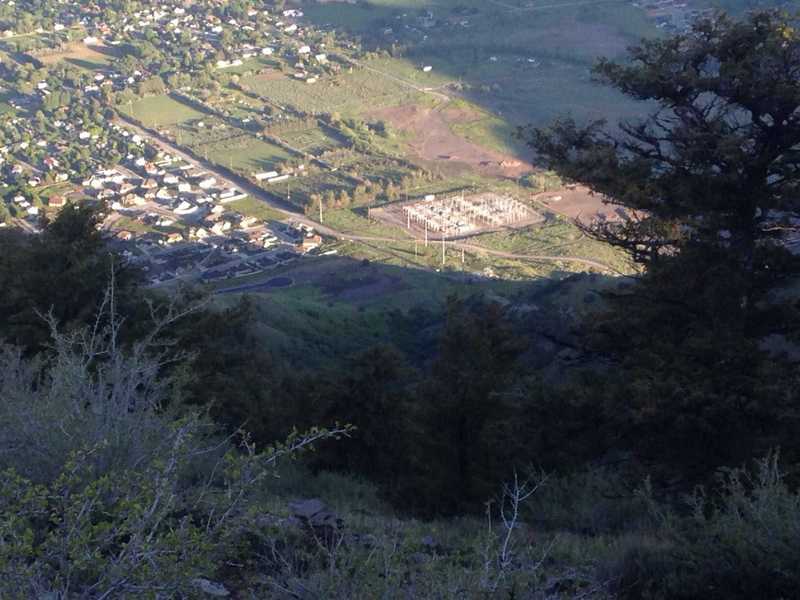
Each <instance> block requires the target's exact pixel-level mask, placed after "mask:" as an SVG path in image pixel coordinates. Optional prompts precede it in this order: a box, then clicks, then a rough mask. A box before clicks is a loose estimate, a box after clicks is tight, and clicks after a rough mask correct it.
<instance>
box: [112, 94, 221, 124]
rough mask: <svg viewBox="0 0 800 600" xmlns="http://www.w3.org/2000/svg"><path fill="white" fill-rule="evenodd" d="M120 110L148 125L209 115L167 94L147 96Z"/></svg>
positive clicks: (121, 107)
mask: <svg viewBox="0 0 800 600" xmlns="http://www.w3.org/2000/svg"><path fill="white" fill-rule="evenodd" d="M119 110H121V111H122V112H124V113H125V114H127V115H130V116H131V117H133V118H134V119H138V120H139V121H141V122H142V123H144V124H145V125H146V126H147V127H155V126H159V127H161V126H164V125H174V124H176V123H180V122H181V121H189V120H191V119H202V118H205V117H207V115H206V114H205V113H202V112H200V111H198V110H195V109H194V108H192V107H191V106H188V105H186V104H184V103H182V102H178V101H177V100H174V99H173V98H171V97H170V96H168V95H167V94H161V95H158V96H147V97H145V98H142V99H141V100H137V101H136V102H133V103H130V104H124V105H121V106H120V107H119Z"/></svg>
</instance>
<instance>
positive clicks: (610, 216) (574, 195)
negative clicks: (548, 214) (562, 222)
mask: <svg viewBox="0 0 800 600" xmlns="http://www.w3.org/2000/svg"><path fill="white" fill-rule="evenodd" d="M535 200H536V201H537V202H538V203H539V204H541V205H543V206H545V207H546V208H547V209H549V210H550V211H552V212H554V213H558V214H559V215H562V216H564V217H567V218H568V219H576V220H578V221H580V222H581V223H584V224H588V223H591V222H592V221H595V220H597V219H601V220H605V221H620V220H622V219H625V218H627V216H628V215H627V213H626V212H625V211H624V210H623V209H622V208H621V207H619V206H615V205H613V204H607V203H606V202H605V201H604V200H605V197H604V196H602V195H601V194H593V193H592V192H591V190H589V189H588V188H586V187H584V186H580V185H578V186H572V187H569V188H566V189H563V190H559V191H557V192H547V193H544V194H538V195H537V196H536V197H535Z"/></svg>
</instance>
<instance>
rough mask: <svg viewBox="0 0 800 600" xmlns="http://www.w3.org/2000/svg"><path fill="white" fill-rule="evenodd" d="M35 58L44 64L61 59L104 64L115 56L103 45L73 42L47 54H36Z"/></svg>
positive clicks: (50, 63)
mask: <svg viewBox="0 0 800 600" xmlns="http://www.w3.org/2000/svg"><path fill="white" fill-rule="evenodd" d="M36 58H37V60H39V61H40V62H42V64H45V65H53V64H55V63H57V62H60V61H62V60H69V59H72V60H77V61H89V62H92V63H97V64H99V65H104V63H106V62H108V61H110V60H113V59H114V58H115V55H114V52H113V51H112V50H111V49H110V48H109V47H108V46H103V45H95V46H88V45H86V44H84V43H83V42H75V43H73V44H70V45H69V46H68V47H67V48H65V49H63V50H59V51H58V52H51V53H49V54H38V55H37V56H36Z"/></svg>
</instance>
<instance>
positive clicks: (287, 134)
mask: <svg viewBox="0 0 800 600" xmlns="http://www.w3.org/2000/svg"><path fill="white" fill-rule="evenodd" d="M275 135H277V137H279V138H280V139H281V140H283V141H284V142H286V143H287V144H289V145H291V146H292V147H293V148H297V149H298V150H302V151H303V152H308V153H309V154H313V155H315V156H317V155H319V154H322V153H323V152H327V151H329V150H334V149H336V148H340V147H341V146H342V142H341V141H340V140H338V139H336V138H334V137H333V136H332V135H329V134H328V133H326V132H325V131H324V130H323V129H322V128H320V127H311V128H302V129H290V130H287V131H280V132H279V133H276V134H275Z"/></svg>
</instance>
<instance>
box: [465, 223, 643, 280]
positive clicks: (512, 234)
mask: <svg viewBox="0 0 800 600" xmlns="http://www.w3.org/2000/svg"><path fill="white" fill-rule="evenodd" d="M471 241H473V242H474V243H476V244H479V245H481V246H485V247H486V248H490V249H492V250H500V251H503V252H511V253H513V254H530V255H536V254H540V255H546V256H564V257H574V258H587V259H591V260H596V261H598V262H601V263H604V264H607V265H608V266H609V267H611V268H613V269H616V270H618V271H622V272H626V273H627V272H630V271H631V265H630V264H629V262H628V261H627V259H626V257H625V255H624V254H622V253H621V252H619V251H617V250H615V249H614V248H612V247H611V246H609V245H608V244H603V243H602V242H598V241H596V240H592V239H590V238H588V237H586V236H585V235H584V234H583V233H582V232H581V231H580V230H579V229H578V228H577V227H575V225H573V224H572V223H569V222H568V221H566V220H565V219H561V218H557V219H555V220H553V221H550V222H548V223H545V224H543V225H534V226H532V227H527V228H525V229H517V230H512V231H500V232H495V233H487V234H484V235H480V236H476V237H474V238H472V239H471ZM572 268H575V267H572Z"/></svg>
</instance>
